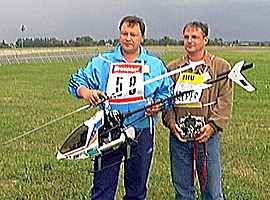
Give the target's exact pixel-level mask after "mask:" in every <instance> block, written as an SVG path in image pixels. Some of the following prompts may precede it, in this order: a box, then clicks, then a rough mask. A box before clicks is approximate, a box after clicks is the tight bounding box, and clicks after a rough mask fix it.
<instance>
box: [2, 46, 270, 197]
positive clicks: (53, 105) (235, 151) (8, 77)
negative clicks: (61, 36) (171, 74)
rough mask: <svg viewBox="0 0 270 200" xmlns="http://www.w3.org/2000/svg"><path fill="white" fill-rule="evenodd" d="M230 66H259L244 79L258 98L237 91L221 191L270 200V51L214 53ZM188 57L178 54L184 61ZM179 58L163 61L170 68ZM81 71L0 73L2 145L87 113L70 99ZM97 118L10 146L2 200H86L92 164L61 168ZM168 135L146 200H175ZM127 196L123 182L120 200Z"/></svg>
mask: <svg viewBox="0 0 270 200" xmlns="http://www.w3.org/2000/svg"><path fill="white" fill-rule="evenodd" d="M210 51H211V52H212V53H215V54H216V55H219V56H222V57H224V58H226V59H227V60H228V61H230V63H231V64H234V63H235V62H237V61H239V60H242V59H244V60H246V61H248V62H254V63H255V64H256V68H255V69H254V70H250V71H246V72H245V74H246V77H248V79H250V81H251V82H252V83H253V84H254V85H256V88H257V90H256V91H255V92H254V93H247V92H245V91H243V89H241V88H240V87H238V86H236V87H235V96H234V107H233V114H232V120H231V123H230V125H229V127H228V129H227V130H226V131H225V132H224V133H223V135H222V137H223V140H222V162H223V163H222V166H223V179H224V180H223V190H224V193H225V196H226V199H249V200H253V199H254V200H256V199H263V200H264V199H265V200H267V199H270V192H269V187H270V181H269V179H270V170H269V166H270V146H269V143H268V141H270V134H269V133H270V114H269V111H270V103H269V102H270V101H269V99H270V92H269V88H270V78H269V73H270V68H269V63H270V49H269V48H256V49H252V50H250V49H247V50H242V51H239V50H238V49H235V48H211V49H210ZM182 53H183V51H181V52H180V53H179V56H181V55H182ZM176 56H177V54H168V55H165V56H163V59H164V60H165V62H168V61H170V60H171V59H173V58H175V57H176ZM85 64H86V61H85V62H82V63H61V64H59V63H56V64H31V65H30V64H28V65H5V66H1V67H0V69H1V72H0V74H1V78H0V84H1V87H0V107H1V114H0V116H1V121H0V130H1V132H0V144H3V143H4V142H5V141H7V140H9V139H11V138H13V137H16V136H18V135H19V134H22V133H23V132H24V131H27V130H31V129H33V128H35V127H38V126H40V125H42V124H44V123H46V122H48V121H50V120H53V119H55V118H57V117H60V116H62V115H64V114H66V113H69V112H71V111H74V110H75V109H77V108H79V107H81V106H82V105H85V103H84V102H83V101H79V100H77V99H75V98H74V97H71V95H69V94H68V92H67V81H68V79H69V75H70V74H71V73H73V72H75V71H76V70H77V68H78V67H79V66H84V65H85ZM92 113H93V112H90V111H88V112H83V113H79V114H75V115H73V116H71V117H70V118H68V119H65V120H62V121H59V122H57V123H55V124H52V125H50V126H48V127H46V128H44V129H42V130H40V131H38V132H36V133H33V134H30V135H28V136H26V137H24V138H21V139H19V140H17V141H15V142H13V143H10V144H9V145H0V152H1V153H0V199H7V200H9V199H10V200H13V199H16V200H26V199H31V200H36V199H37V200H39V199H44V200H55V199H56V200H57V199H59V200H62V199H67V200H68V199H70V200H71V199H88V196H89V191H90V187H91V180H92V173H91V169H92V167H91V165H92V162H91V161H90V160H82V161H57V160H56V157H55V155H56V152H57V149H58V148H59V146H60V145H61V144H62V142H63V141H64V139H65V137H66V136H67V135H68V133H69V132H70V131H71V130H72V129H73V128H74V127H77V126H78V125H79V124H80V123H82V122H83V121H84V120H85V119H87V118H89V117H90V116H91V115H92ZM168 134H169V133H168V130H167V129H165V128H164V127H163V126H162V125H161V124H158V129H157V132H156V140H155V143H156V145H155V155H154V159H153V165H152V171H151V174H150V177H149V184H148V186H149V187H148V188H149V192H148V199H150V200H156V199H174V190H173V187H172V184H171V179H170V162H169V153H168ZM123 194H124V189H123V183H122V175H121V179H120V186H119V188H118V193H117V198H116V199H120V197H121V196H122V195H123Z"/></svg>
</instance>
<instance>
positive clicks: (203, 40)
mask: <svg viewBox="0 0 270 200" xmlns="http://www.w3.org/2000/svg"><path fill="white" fill-rule="evenodd" d="M183 37H184V48H185V50H186V51H187V53H188V54H193V53H198V52H201V51H204V48H205V45H206V44H207V42H208V38H207V37H205V36H204V34H203V32H202V30H201V29H200V28H197V27H193V26H188V27H187V28H186V29H185V32H184V33H183Z"/></svg>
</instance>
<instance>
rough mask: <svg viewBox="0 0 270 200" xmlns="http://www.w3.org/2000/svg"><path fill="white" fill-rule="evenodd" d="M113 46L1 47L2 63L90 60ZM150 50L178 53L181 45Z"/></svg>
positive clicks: (151, 48)
mask: <svg viewBox="0 0 270 200" xmlns="http://www.w3.org/2000/svg"><path fill="white" fill-rule="evenodd" d="M111 48H112V47H83V48H82V47H73V48H33V49H26V48H25V49H4V50H1V49H0V65H8V64H30V63H52V62H64V61H71V62H79V61H80V60H88V59H89V58H91V57H93V56H95V55H97V54H98V53H99V52H104V51H107V50H109V49H111ZM146 48H147V49H148V50H149V51H150V52H152V53H154V54H156V55H158V56H161V55H163V54H166V53H178V52H179V51H181V48H179V47H160V46H159V47H146Z"/></svg>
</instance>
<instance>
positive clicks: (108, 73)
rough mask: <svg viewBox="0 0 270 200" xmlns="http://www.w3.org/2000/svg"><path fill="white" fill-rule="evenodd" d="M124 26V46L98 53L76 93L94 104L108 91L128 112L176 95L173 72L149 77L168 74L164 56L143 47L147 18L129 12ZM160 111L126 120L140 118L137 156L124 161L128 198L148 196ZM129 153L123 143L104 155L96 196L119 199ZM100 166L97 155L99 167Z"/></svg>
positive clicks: (73, 82)
mask: <svg viewBox="0 0 270 200" xmlns="http://www.w3.org/2000/svg"><path fill="white" fill-rule="evenodd" d="M119 30H120V35H119V45H118V46H116V47H115V49H114V50H112V51H111V52H106V53H103V54H101V55H99V56H97V57H94V58H92V60H91V61H90V62H89V63H88V65H87V66H86V68H84V69H80V70H79V71H78V72H77V73H75V74H73V75H72V76H71V78H70V81H69V90H70V92H71V94H72V95H74V96H76V97H78V98H83V99H85V100H86V101H87V102H89V103H90V104H94V105H96V104H97V103H98V102H100V101H101V99H102V97H105V96H106V95H107V96H109V97H112V96H113V98H111V99H110V106H111V108H112V109H116V110H119V111H120V112H123V113H125V112H128V111H132V110H134V109H137V108H141V107H143V106H145V105H147V104H149V102H153V101H157V100H162V99H165V98H166V97H168V96H171V87H172V80H171V79H170V77H166V78H163V79H161V80H157V81H154V82H151V83H149V84H144V82H145V81H147V80H150V79H152V78H154V77H157V76H160V75H161V74H165V73H167V69H166V67H165V66H164V64H163V62H162V61H161V60H160V59H159V58H157V57H155V56H152V55H150V54H148V53H147V51H146V50H145V49H144V48H143V47H142V43H143V41H144V35H145V24H144V22H143V20H142V19H141V18H138V17H136V16H126V17H124V18H123V19H122V20H121V21H120V24H119ZM105 94H106V95H105ZM159 110H160V106H159V105H156V106H153V107H151V108H149V109H147V111H146V112H144V111H142V112H139V113H136V114H134V115H132V116H130V117H129V118H128V119H126V120H125V122H124V123H125V124H129V123H132V122H135V123H134V124H133V126H134V128H135V131H136V133H135V135H136V136H135V140H136V141H137V143H136V144H135V145H133V146H132V149H131V153H132V156H131V158H130V159H127V160H125V162H124V171H125V172H124V183H125V191H126V193H125V196H124V197H123V199H125V200H127V199H130V200H131V199H133V200H134V199H138V200H139V199H140V200H141V199H145V198H146V194H147V179H148V174H149V171H150V165H151V160H152V154H153V138H154V124H155V123H156V119H157V118H156V113H157V112H158V111H159ZM145 116H146V117H145ZM126 153H127V152H126V148H121V147H120V148H118V149H116V150H115V151H114V152H112V153H109V154H107V155H105V156H103V158H102V165H103V170H101V171H98V172H95V173H94V179H93V185H92V189H91V194H90V196H91V199H100V200H110V199H112V200H113V199H114V197H115V193H116V190H117V185H118V178H119V171H120V163H121V160H122V159H123V157H124V156H125V155H126ZM116 163H117V164H116ZM97 165H98V163H97V160H95V163H94V167H96V166H97ZM108 166H110V167H108Z"/></svg>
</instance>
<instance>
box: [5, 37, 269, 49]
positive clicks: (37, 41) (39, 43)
mask: <svg viewBox="0 0 270 200" xmlns="http://www.w3.org/2000/svg"><path fill="white" fill-rule="evenodd" d="M117 43H118V39H108V40H104V39H102V40H98V41H97V40H95V39H93V38H92V37H91V36H82V37H76V38H75V39H71V40H60V39H57V38H54V37H53V38H47V37H44V38H19V39H17V40H16V42H15V43H7V42H6V41H5V40H3V41H2V42H1V43H0V48H22V47H26V48H35V47H83V46H115V45H116V44H117ZM144 45H145V46H150V45H151V46H167V45H172V46H174V45H183V40H176V39H174V38H171V37H170V36H164V37H162V38H160V39H145V41H144ZM209 45H218V46H227V45H233V46H235V45H245V46H270V43H269V42H241V41H239V40H235V41H231V42H225V41H224V40H223V39H222V38H214V39H213V40H212V39H210V40H209Z"/></svg>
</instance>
